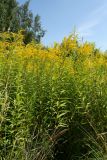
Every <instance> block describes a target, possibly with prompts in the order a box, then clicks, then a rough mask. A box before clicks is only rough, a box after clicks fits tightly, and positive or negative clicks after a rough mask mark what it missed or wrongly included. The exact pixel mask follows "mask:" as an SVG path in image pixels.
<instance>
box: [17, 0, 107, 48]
mask: <svg viewBox="0 0 107 160" xmlns="http://www.w3.org/2000/svg"><path fill="white" fill-rule="evenodd" d="M25 1H26V0H18V2H19V3H21V4H22V3H24V2H25ZM30 10H32V12H33V14H34V15H36V14H37V13H38V14H39V15H40V16H41V23H42V26H43V28H44V29H45V30H47V32H46V34H45V37H44V38H43V40H42V42H43V44H45V45H52V44H53V43H54V42H55V41H57V42H61V40H62V39H63V37H65V36H68V35H69V34H71V33H72V31H73V30H74V28H76V31H77V33H79V36H80V37H83V39H84V40H87V41H91V42H95V43H96V46H97V47H98V48H100V49H101V50H106V49H107V0H31V2H30Z"/></svg>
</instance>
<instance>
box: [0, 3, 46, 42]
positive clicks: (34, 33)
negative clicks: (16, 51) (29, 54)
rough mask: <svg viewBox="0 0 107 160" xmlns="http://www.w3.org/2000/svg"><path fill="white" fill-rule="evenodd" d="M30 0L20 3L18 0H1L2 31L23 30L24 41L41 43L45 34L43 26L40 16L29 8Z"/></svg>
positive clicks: (0, 25) (0, 24)
mask: <svg viewBox="0 0 107 160" xmlns="http://www.w3.org/2000/svg"><path fill="white" fill-rule="evenodd" d="M29 3H30V0H27V1H26V2H25V3H24V4H22V5H19V3H18V2H17V1H16V0H0V32H13V33H17V32H18V31H19V30H24V31H23V35H24V38H23V41H24V43H25V44H28V43H29V42H31V41H32V40H35V41H36V42H38V43H40V41H41V38H42V37H43V36H44V34H45V30H44V29H43V28H42V26H41V22H40V16H39V15H38V14H37V15H36V16H34V15H33V13H32V11H31V10H29Z"/></svg>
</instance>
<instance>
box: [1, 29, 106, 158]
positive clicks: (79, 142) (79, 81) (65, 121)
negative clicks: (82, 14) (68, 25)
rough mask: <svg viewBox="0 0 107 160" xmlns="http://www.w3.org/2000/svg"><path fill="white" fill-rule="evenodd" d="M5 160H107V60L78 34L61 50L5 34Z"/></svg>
mask: <svg viewBox="0 0 107 160" xmlns="http://www.w3.org/2000/svg"><path fill="white" fill-rule="evenodd" d="M0 148H1V153H0V158H1V160H51V159H55V160H57V159H58V160H59V159H60V160H79V159H81V160H88V159H89V160H91V159H93V160H100V159H101V160H106V157H107V56H106V54H104V53H102V52H101V51H100V50H99V49H97V48H96V47H95V44H93V43H88V42H84V43H81V42H80V41H79V40H78V37H77V36H74V35H73V34H72V35H70V36H69V37H66V38H64V40H63V41H62V43H61V44H58V43H55V45H54V46H53V47H47V48H46V47H44V46H43V45H42V44H37V43H35V42H33V41H32V42H31V43H29V44H27V45H25V44H24V43H23V35H22V34H21V31H20V32H19V33H18V34H15V33H1V34H0Z"/></svg>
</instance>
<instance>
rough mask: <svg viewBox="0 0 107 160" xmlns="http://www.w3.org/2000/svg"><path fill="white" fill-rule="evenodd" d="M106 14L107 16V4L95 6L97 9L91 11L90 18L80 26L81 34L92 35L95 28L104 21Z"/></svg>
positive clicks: (84, 35)
mask: <svg viewBox="0 0 107 160" xmlns="http://www.w3.org/2000/svg"><path fill="white" fill-rule="evenodd" d="M105 16H107V4H103V5H102V6H99V7H97V8H95V10H93V11H92V12H91V13H90V16H89V18H88V20H86V21H85V22H84V23H82V24H81V25H80V26H79V27H78V32H79V33H80V35H81V36H82V37H89V36H92V35H93V33H94V28H95V27H96V26H97V25H99V24H100V23H101V22H102V20H103V19H104V18H105Z"/></svg>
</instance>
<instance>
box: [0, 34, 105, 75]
mask: <svg viewBox="0 0 107 160" xmlns="http://www.w3.org/2000/svg"><path fill="white" fill-rule="evenodd" d="M7 59H8V63H9V60H10V61H13V63H16V62H18V63H20V65H21V64H23V65H24V66H25V67H26V70H28V71H30V70H33V69H34V70H35V71H37V68H40V67H41V66H43V68H44V69H46V71H48V69H50V68H51V69H52V68H53V67H54V68H55V67H56V70H57V69H58V68H61V67H62V68H63V69H65V70H66V72H69V73H70V74H74V72H75V71H76V69H77V68H81V69H86V70H88V69H90V68H93V67H94V68H95V67H98V66H101V65H103V66H106V67H107V58H106V56H105V55H103V54H100V51H99V50H98V51H97V50H96V49H95V45H94V44H92V43H88V42H85V43H83V44H81V43H79V42H78V38H77V37H76V36H74V35H71V36H69V37H68V38H64V40H63V41H62V43H61V44H58V43H55V45H54V46H53V47H47V48H46V47H44V46H43V45H42V44H36V43H35V42H32V43H30V44H28V45H25V44H24V43H23V35H22V33H21V31H20V32H19V33H18V34H15V33H1V34H0V61H4V60H7Z"/></svg>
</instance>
